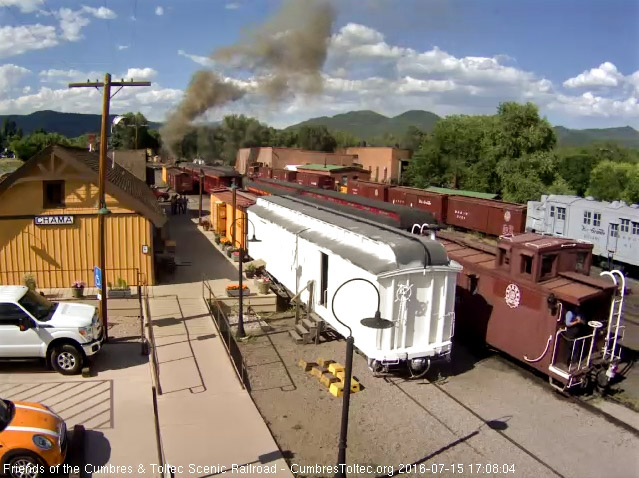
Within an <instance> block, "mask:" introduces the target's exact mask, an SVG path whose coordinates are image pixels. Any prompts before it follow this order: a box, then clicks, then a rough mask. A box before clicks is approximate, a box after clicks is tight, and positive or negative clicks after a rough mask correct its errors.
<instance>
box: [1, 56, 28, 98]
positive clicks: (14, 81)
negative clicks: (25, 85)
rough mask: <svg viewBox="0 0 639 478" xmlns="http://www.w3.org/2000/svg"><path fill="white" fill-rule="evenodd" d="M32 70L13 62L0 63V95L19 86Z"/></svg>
mask: <svg viewBox="0 0 639 478" xmlns="http://www.w3.org/2000/svg"><path fill="white" fill-rule="evenodd" d="M30 73H31V70H28V69H26V68H23V67H21V66H18V65H13V64H11V63H9V64H7V65H0V96H2V95H3V93H7V92H8V91H9V90H11V89H13V88H14V87H15V86H17V85H18V84H19V83H20V81H22V79H23V78H24V77H25V76H28V75H29V74H30Z"/></svg>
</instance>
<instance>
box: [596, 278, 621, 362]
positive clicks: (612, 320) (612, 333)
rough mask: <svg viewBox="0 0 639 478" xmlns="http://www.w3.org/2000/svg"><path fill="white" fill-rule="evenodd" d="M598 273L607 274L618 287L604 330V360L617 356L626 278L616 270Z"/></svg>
mask: <svg viewBox="0 0 639 478" xmlns="http://www.w3.org/2000/svg"><path fill="white" fill-rule="evenodd" d="M599 275H600V276H604V275H606V276H609V277H610V278H611V279H612V281H613V282H614V283H615V285H616V286H617V289H618V293H615V296H614V298H613V300H612V304H611V306H610V316H609V317H608V330H607V331H606V341H605V343H604V347H603V350H602V352H603V358H604V360H605V359H606V358H609V359H610V360H615V359H618V358H619V354H617V342H618V340H619V333H620V329H621V328H623V326H622V325H621V314H622V312H623V299H624V295H625V293H626V278H625V277H624V276H623V274H622V273H621V272H620V271H618V270H613V271H604V272H602V273H601V274H599ZM613 324H614V325H613ZM608 355H610V357H608Z"/></svg>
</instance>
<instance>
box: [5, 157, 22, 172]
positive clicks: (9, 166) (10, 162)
mask: <svg viewBox="0 0 639 478" xmlns="http://www.w3.org/2000/svg"><path fill="white" fill-rule="evenodd" d="M23 164H24V163H23V162H22V161H20V160H19V159H9V158H2V159H0V174H3V173H11V172H13V171H15V170H16V169H18V168H19V167H20V166H22V165H23Z"/></svg>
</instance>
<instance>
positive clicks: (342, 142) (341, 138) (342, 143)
mask: <svg viewBox="0 0 639 478" xmlns="http://www.w3.org/2000/svg"><path fill="white" fill-rule="evenodd" d="M331 134H332V135H333V137H334V138H335V143H336V146H335V147H336V148H350V147H351V146H359V144H360V143H361V140H360V139H359V138H357V137H355V136H354V135H352V134H351V133H346V132H344V131H332V132H331Z"/></svg>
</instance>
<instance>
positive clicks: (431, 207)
mask: <svg viewBox="0 0 639 478" xmlns="http://www.w3.org/2000/svg"><path fill="white" fill-rule="evenodd" d="M388 201H389V202H391V203H393V204H399V205H402V206H408V207H414V208H417V209H423V210H424V211H428V212H430V213H432V214H433V216H435V218H436V219H437V220H438V221H441V222H446V212H447V207H448V195H446V194H439V193H436V192H432V191H427V190H425V189H417V188H409V187H405V186H397V187H394V188H391V189H390V190H389V191H388Z"/></svg>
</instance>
